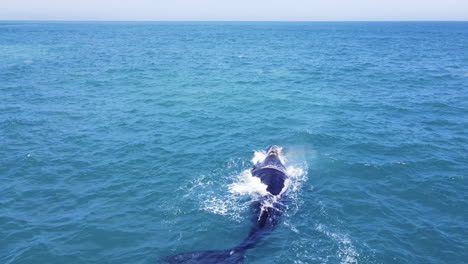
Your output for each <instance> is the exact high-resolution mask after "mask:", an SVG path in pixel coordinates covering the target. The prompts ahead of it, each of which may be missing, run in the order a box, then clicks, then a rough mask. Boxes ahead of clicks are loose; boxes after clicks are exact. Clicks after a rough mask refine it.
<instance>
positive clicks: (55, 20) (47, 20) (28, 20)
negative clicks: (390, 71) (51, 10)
mask: <svg viewBox="0 0 468 264" xmlns="http://www.w3.org/2000/svg"><path fill="white" fill-rule="evenodd" d="M8 21H24V22H468V20H120V19H115V20H114V19H109V20H107V19H102V20H100V19H96V20H95V19H70V20H67V19H0V22H8Z"/></svg>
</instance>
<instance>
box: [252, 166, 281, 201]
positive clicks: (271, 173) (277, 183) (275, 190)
mask: <svg viewBox="0 0 468 264" xmlns="http://www.w3.org/2000/svg"><path fill="white" fill-rule="evenodd" d="M252 175H253V176H255V177H258V178H260V180H261V181H262V183H263V184H265V185H267V186H268V187H267V191H268V192H269V193H271V194H273V195H278V194H280V193H281V190H283V188H284V181H285V180H286V174H285V173H284V172H283V171H281V170H279V169H276V168H269V167H267V168H259V169H254V170H253V171H252Z"/></svg>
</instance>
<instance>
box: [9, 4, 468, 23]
mask: <svg viewBox="0 0 468 264" xmlns="http://www.w3.org/2000/svg"><path fill="white" fill-rule="evenodd" d="M17 19H20V20H157V21H161V20H163V21H168V20H169V21H170V20H178V21H179V20H182V21H187V20H188V21H199V20H202V21H208V20H216V21H232V20H234V21H237V20H244V21H245V20H247V21H265V20H267V21H272V20H274V21H285V20H286V21H297V20H299V21H330V20H331V21H340V20H384V21H387V20H468V0H167V1H163V0H0V20H17Z"/></svg>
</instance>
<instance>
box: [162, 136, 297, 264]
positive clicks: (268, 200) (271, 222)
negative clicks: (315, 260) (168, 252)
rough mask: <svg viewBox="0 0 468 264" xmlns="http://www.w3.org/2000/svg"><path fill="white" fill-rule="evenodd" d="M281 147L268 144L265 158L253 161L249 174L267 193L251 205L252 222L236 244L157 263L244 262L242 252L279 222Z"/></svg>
mask: <svg viewBox="0 0 468 264" xmlns="http://www.w3.org/2000/svg"><path fill="white" fill-rule="evenodd" d="M282 154H283V153H282V148H281V147H279V146H276V145H274V146H271V147H269V148H267V150H266V157H265V159H264V160H263V161H262V162H260V163H258V164H255V165H254V166H253V167H252V169H251V173H252V175H253V176H254V177H258V178H260V180H261V182H262V183H263V184H265V185H266V186H267V188H266V190H267V193H266V194H265V195H263V196H262V198H261V199H259V200H257V201H255V202H253V203H252V205H251V210H252V212H253V216H254V217H253V224H252V229H251V230H250V232H249V235H248V236H247V237H246V238H245V239H244V240H243V241H242V242H241V243H240V244H239V245H237V246H236V247H233V248H230V249H225V250H210V251H194V252H188V253H183V254H178V255H173V256H168V257H164V258H162V259H160V262H163V263H171V264H188V263H190V264H215V263H228V264H239V263H244V256H245V252H246V251H247V250H248V249H251V248H253V247H255V245H256V244H257V243H258V242H259V241H260V240H261V239H262V238H263V237H265V236H266V235H268V234H269V233H270V232H271V231H273V229H274V228H275V226H276V225H277V224H278V223H279V220H280V218H281V215H282V213H283V211H284V205H283V204H282V201H283V198H284V197H283V194H284V192H285V189H286V188H285V186H286V183H285V181H286V179H287V177H288V176H287V174H286V167H285V165H284V161H283V159H282Z"/></svg>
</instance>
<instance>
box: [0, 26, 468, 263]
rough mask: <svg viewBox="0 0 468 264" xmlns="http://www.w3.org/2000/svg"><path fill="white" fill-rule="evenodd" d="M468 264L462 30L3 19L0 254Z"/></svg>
mask: <svg viewBox="0 0 468 264" xmlns="http://www.w3.org/2000/svg"><path fill="white" fill-rule="evenodd" d="M271 144H278V145H281V146H283V147H284V148H285V150H286V157H287V159H288V166H289V169H290V173H291V175H292V179H293V181H292V184H291V185H290V186H289V191H288V193H287V194H288V196H289V197H290V198H289V201H288V204H287V207H288V209H287V211H286V214H285V215H284V217H283V218H282V222H281V224H280V225H279V226H278V228H277V229H276V230H275V232H273V233H272V234H271V235H270V236H268V237H267V238H266V239H265V240H263V241H262V242H261V243H260V244H258V245H257V247H256V248H254V249H252V250H250V251H248V253H247V256H246V263H343V264H351V263H411V264H413V263H454V264H458V263H466V262H467V260H468V223H467V220H468V205H467V202H468V199H467V198H468V197H467V194H468V189H467V186H468V185H467V183H468V182H467V172H468V23H466V22H392V23H386V22H379V23H376V22H375V23H361V22H353V23H331V22H330V23H247V22H245V23H214V22H213V23H202V22H198V23H185V22H184V23H182V22H178V23H163V22H158V23H156V22H154V23H150V22H139V23H136V22H135V23H132V22H21V21H11V22H8V21H3V22H0V180H1V182H0V263H5V264H9V263H15V264H20V263H48V264H52V263H70V264H71V263H101V264H104V263H113V264H115V263H155V262H156V260H157V259H158V258H160V257H164V256H167V255H172V254H177V253H183V252H187V251H192V250H210V249H211V250H213V249H226V248H230V247H233V246H235V245H237V244H238V243H239V242H240V241H242V240H243V239H244V238H245V237H246V235H247V233H248V232H249V229H250V215H249V210H248V206H249V203H250V201H251V200H252V197H253V193H255V191H256V186H257V185H258V182H255V180H254V179H252V178H251V177H250V175H249V174H248V173H247V172H246V171H248V169H249V167H250V166H251V164H252V162H251V160H252V159H255V158H257V156H258V155H260V154H261V150H262V149H264V148H265V147H267V146H268V145H271Z"/></svg>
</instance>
